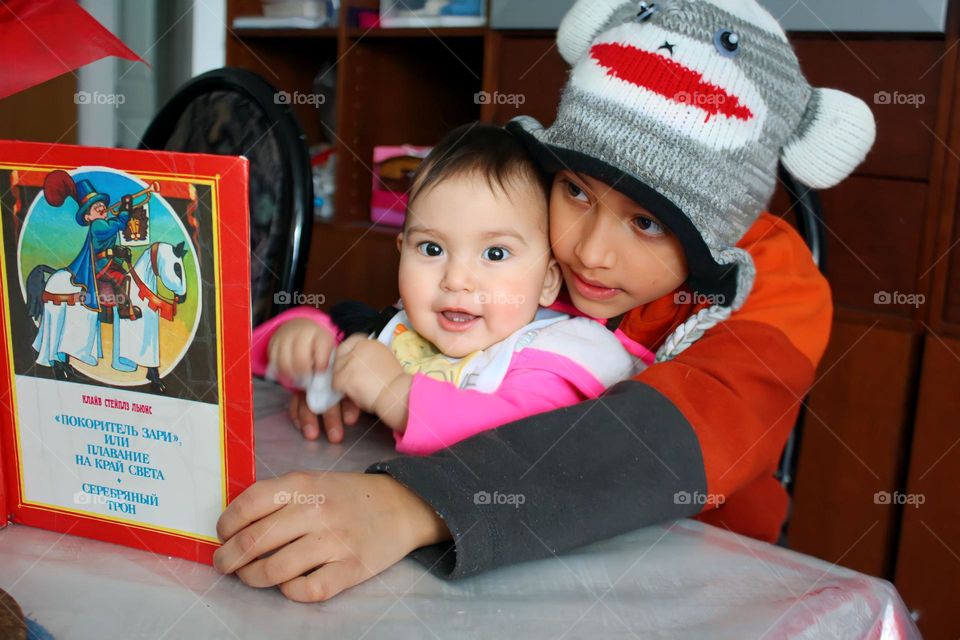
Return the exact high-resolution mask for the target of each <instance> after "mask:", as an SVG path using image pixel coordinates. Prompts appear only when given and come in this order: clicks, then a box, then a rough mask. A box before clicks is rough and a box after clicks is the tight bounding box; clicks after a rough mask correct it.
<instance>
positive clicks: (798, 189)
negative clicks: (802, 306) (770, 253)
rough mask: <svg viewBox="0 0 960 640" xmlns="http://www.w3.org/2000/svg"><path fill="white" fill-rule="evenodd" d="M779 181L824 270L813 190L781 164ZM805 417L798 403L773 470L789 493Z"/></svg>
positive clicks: (823, 248)
mask: <svg viewBox="0 0 960 640" xmlns="http://www.w3.org/2000/svg"><path fill="white" fill-rule="evenodd" d="M780 183H781V184H782V185H783V187H784V189H785V190H786V192H787V196H788V197H789V198H790V209H791V211H792V212H793V214H794V216H795V217H796V226H797V231H798V232H799V234H800V236H801V237H802V238H803V240H804V242H806V243H807V246H808V247H809V248H810V253H811V254H813V261H814V263H815V264H816V265H817V268H818V269H820V272H821V273H824V270H825V266H826V238H825V237H824V227H823V208H822V207H821V204H820V196H819V195H818V194H817V192H816V191H814V190H813V189H811V188H809V187H807V186H805V185H803V184H800V183H799V182H797V181H796V180H795V179H794V178H793V176H791V175H790V174H789V173H788V172H787V171H786V170H784V169H783V167H781V168H780ZM805 417H806V407H805V405H804V404H801V405H800V412H799V413H798V414H797V422H796V424H795V425H794V427H793V431H791V432H790V437H789V438H788V439H787V444H786V445H785V446H784V448H783V455H782V456H781V457H780V466H779V467H778V469H777V479H778V480H779V481H780V484H782V485H783V486H784V488H785V489H786V490H787V492H788V493H790V494H791V495H792V494H793V480H794V473H795V471H796V466H797V457H798V455H799V453H800V439H801V437H802V436H803V423H804V419H805Z"/></svg>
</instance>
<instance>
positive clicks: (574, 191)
mask: <svg viewBox="0 0 960 640" xmlns="http://www.w3.org/2000/svg"><path fill="white" fill-rule="evenodd" d="M564 182H566V183H567V195H568V196H570V197H571V198H573V199H574V200H580V201H582V202H586V201H587V194H586V192H585V191H584V190H583V189H581V188H580V186H579V185H578V184H576V183H575V182H573V181H571V180H564Z"/></svg>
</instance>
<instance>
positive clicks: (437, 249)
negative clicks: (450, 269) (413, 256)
mask: <svg viewBox="0 0 960 640" xmlns="http://www.w3.org/2000/svg"><path fill="white" fill-rule="evenodd" d="M417 251H419V252H420V253H421V254H422V255H425V256H427V257H428V258H436V257H437V256H441V255H443V247H441V246H440V245H438V244H437V243H436V242H430V241H427V242H421V243H420V244H418V245H417Z"/></svg>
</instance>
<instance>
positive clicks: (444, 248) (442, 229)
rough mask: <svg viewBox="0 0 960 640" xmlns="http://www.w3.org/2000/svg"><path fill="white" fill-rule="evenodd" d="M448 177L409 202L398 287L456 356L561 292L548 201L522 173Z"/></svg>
mask: <svg viewBox="0 0 960 640" xmlns="http://www.w3.org/2000/svg"><path fill="white" fill-rule="evenodd" d="M508 190H509V193H504V191H503V190H501V189H500V188H499V187H496V186H494V187H493V188H491V186H490V185H489V184H488V183H487V181H486V179H485V178H484V177H483V176H479V175H477V176H474V175H465V176H457V177H453V178H448V179H445V180H441V181H439V182H438V183H436V184H435V185H434V186H432V187H431V188H430V189H428V190H427V191H426V192H423V193H420V194H419V195H418V196H417V198H416V199H415V200H414V201H413V202H412V203H411V206H410V210H409V212H408V221H407V227H406V230H405V231H404V233H403V234H401V235H400V236H399V237H398V239H397V242H398V246H399V248H400V275H399V278H400V297H401V299H402V300H403V306H404V309H405V310H406V312H407V315H408V316H409V317H410V322H411V323H412V324H413V328H414V329H415V330H416V331H417V332H418V333H420V335H422V336H423V337H424V338H426V339H427V340H429V341H430V342H432V343H433V344H434V345H435V346H436V347H437V348H438V349H439V350H440V351H441V352H443V353H445V354H446V355H448V356H451V357H455V358H460V357H463V356H465V355H468V354H470V353H473V352H475V351H479V350H481V349H486V348H487V347H490V346H492V345H493V344H495V343H497V342H499V341H501V340H503V339H504V338H506V337H507V336H509V335H510V334H512V333H513V332H515V331H516V330H518V329H520V328H521V327H523V326H524V325H525V324H527V323H529V322H530V321H531V320H532V319H533V317H534V315H535V314H536V312H537V307H538V306H540V305H545V306H546V305H550V304H552V303H553V301H554V299H555V298H556V295H557V291H558V290H559V287H560V282H561V277H560V271H559V268H558V267H557V264H556V262H555V261H554V260H553V259H552V258H551V255H550V242H549V236H548V233H547V204H546V201H545V200H544V198H543V196H542V194H538V192H537V189H536V188H535V187H534V186H533V185H520V180H519V179H517V180H515V181H514V183H512V184H510V185H509V186H508Z"/></svg>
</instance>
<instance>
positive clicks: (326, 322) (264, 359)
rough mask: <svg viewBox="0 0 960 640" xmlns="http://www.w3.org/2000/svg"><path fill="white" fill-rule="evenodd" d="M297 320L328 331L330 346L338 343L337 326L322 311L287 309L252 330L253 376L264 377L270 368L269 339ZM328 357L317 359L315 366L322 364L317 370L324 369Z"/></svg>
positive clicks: (251, 354)
mask: <svg viewBox="0 0 960 640" xmlns="http://www.w3.org/2000/svg"><path fill="white" fill-rule="evenodd" d="M299 318H304V319H307V320H310V321H312V322H314V323H316V324H317V325H318V326H320V327H322V328H323V329H325V330H326V331H328V332H329V333H330V335H331V336H332V337H333V338H334V341H333V343H332V344H336V343H337V342H339V340H340V336H339V334H340V331H339V329H337V326H336V325H335V324H334V323H333V320H331V319H330V316H328V315H327V314H326V313H324V312H323V311H320V310H319V309H315V308H313V307H295V308H293V309H289V310H287V311H284V312H283V313H281V314H279V315H277V316H276V317H274V318H271V319H270V320H267V321H266V322H264V323H263V324H261V325H260V326H258V327H257V328H255V329H254V330H253V340H252V345H253V346H252V349H251V353H250V357H251V361H252V362H251V364H252V366H253V375H256V376H264V375H266V373H267V368H268V367H269V366H270V357H269V346H270V340H271V338H273V336H274V335H275V334H276V333H277V330H278V329H280V327H281V326H283V325H284V324H285V323H287V322H289V321H290V320H295V319H299ZM329 355H330V354H329V353H327V354H326V356H327V357H326V358H322V359H317V362H316V364H317V365H320V364H321V362H322V366H318V368H319V369H321V370H322V369H324V368H326V366H327V362H328V361H329Z"/></svg>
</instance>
